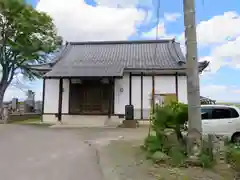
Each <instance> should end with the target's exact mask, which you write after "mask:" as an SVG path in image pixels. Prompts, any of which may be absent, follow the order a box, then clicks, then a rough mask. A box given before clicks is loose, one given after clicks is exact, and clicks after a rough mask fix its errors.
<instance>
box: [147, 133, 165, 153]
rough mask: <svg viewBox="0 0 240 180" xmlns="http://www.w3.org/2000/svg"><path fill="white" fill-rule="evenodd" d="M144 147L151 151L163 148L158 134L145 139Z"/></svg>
mask: <svg viewBox="0 0 240 180" xmlns="http://www.w3.org/2000/svg"><path fill="white" fill-rule="evenodd" d="M144 147H145V149H146V150H147V151H148V152H149V153H151V154H152V153H155V152H156V151H161V150H162V142H160V139H159V138H157V136H153V135H150V136H148V137H146V139H145V141H144Z"/></svg>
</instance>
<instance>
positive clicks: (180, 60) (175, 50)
mask: <svg viewBox="0 0 240 180" xmlns="http://www.w3.org/2000/svg"><path fill="white" fill-rule="evenodd" d="M173 43H174V45H173V49H174V52H175V53H176V55H177V57H178V63H179V65H181V64H182V63H185V61H183V60H182V59H181V57H180V55H179V52H178V51H177V49H176V45H179V48H180V43H177V42H175V41H174V42H173ZM181 52H182V51H181Z"/></svg>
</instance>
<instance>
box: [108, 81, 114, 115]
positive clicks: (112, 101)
mask: <svg viewBox="0 0 240 180" xmlns="http://www.w3.org/2000/svg"><path fill="white" fill-rule="evenodd" d="M109 83H110V94H109V96H110V98H109V107H108V118H111V116H112V114H113V111H114V78H111V79H109Z"/></svg>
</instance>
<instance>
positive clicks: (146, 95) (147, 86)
mask: <svg viewBox="0 0 240 180" xmlns="http://www.w3.org/2000/svg"><path fill="white" fill-rule="evenodd" d="M151 94H152V77H151V76H144V77H143V119H148V117H149V113H150V108H151Z"/></svg>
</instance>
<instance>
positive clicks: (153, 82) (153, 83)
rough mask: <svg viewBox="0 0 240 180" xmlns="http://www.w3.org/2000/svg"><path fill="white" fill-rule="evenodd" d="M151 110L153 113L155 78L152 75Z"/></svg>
mask: <svg viewBox="0 0 240 180" xmlns="http://www.w3.org/2000/svg"><path fill="white" fill-rule="evenodd" d="M152 108H153V113H154V111H155V76H154V75H152Z"/></svg>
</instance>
